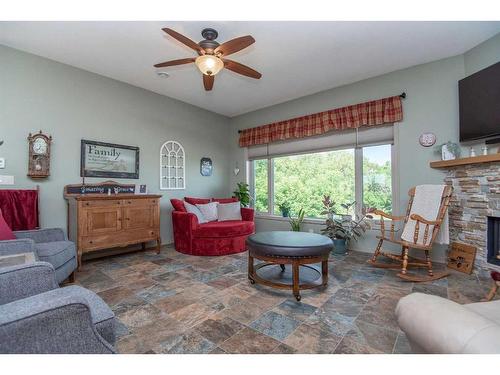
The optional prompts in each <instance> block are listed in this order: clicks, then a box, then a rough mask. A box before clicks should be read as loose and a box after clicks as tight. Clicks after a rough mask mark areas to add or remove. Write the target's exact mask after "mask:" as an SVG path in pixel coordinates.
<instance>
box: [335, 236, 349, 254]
mask: <svg viewBox="0 0 500 375" xmlns="http://www.w3.org/2000/svg"><path fill="white" fill-rule="evenodd" d="M346 252H347V249H346V241H345V239H344V238H342V239H337V238H334V239H333V250H332V253H333V254H345V253H346Z"/></svg>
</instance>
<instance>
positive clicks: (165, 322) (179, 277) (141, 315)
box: [77, 247, 491, 353]
mask: <svg viewBox="0 0 500 375" xmlns="http://www.w3.org/2000/svg"><path fill="white" fill-rule="evenodd" d="M369 256H370V255H369V254H366V253H359V252H350V253H349V254H348V255H341V256H338V255H336V256H332V257H331V258H330V267H329V272H330V278H329V285H328V286H327V287H325V288H322V289H315V290H308V291H303V292H301V294H302V300H301V302H297V301H295V299H294V298H293V296H292V294H291V291H290V292H289V291H278V290H274V289H270V288H268V287H264V286H259V285H251V284H250V283H249V282H248V279H247V274H246V272H247V254H246V253H241V254H237V255H229V256H222V257H196V256H189V255H184V254H181V253H178V252H176V251H175V250H174V249H173V248H171V247H163V248H162V252H161V253H160V254H158V255H157V254H155V253H153V252H137V253H129V254H125V255H117V256H113V257H107V258H101V259H99V260H91V261H87V262H85V263H84V265H83V266H82V269H81V271H80V272H78V274H77V283H78V284H81V285H82V286H84V287H86V288H89V289H91V290H93V291H95V292H96V293H98V294H99V295H100V296H101V297H102V298H103V299H104V300H105V301H106V302H107V303H108V304H109V305H110V306H111V308H112V310H113V311H114V312H115V314H116V316H117V318H118V340H117V345H116V347H117V350H118V351H119V352H120V353H409V352H410V348H409V344H408V341H407V340H406V337H405V335H404V333H402V332H401V331H400V330H399V329H398V326H397V323H396V320H395V316H394V308H395V307H396V304H397V302H398V300H399V298H401V297H403V296H405V295H407V294H409V293H411V292H417V291H418V292H422V293H428V294H435V295H438V296H442V297H447V298H449V299H451V300H453V301H456V302H459V303H471V302H478V301H479V300H480V299H481V298H483V297H484V296H485V295H486V293H487V291H488V290H489V287H490V286H491V285H490V282H489V280H488V279H486V278H485V279H482V278H478V277H477V276H474V275H472V276H468V275H465V274H461V273H452V274H451V275H450V276H449V277H448V278H446V279H441V280H437V281H434V282H429V283H409V282H404V281H401V280H400V279H399V278H397V277H396V276H395V274H396V272H395V271H394V270H385V269H377V268H373V267H371V266H369V265H368V264H367V263H366V260H367V259H368V258H369ZM287 272H289V271H288V270H287Z"/></svg>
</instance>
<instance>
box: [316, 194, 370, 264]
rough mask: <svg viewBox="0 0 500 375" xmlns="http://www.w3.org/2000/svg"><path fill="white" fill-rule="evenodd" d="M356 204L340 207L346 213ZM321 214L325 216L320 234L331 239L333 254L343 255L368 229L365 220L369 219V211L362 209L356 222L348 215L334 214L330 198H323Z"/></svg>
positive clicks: (368, 224) (368, 225)
mask: <svg viewBox="0 0 500 375" xmlns="http://www.w3.org/2000/svg"><path fill="white" fill-rule="evenodd" d="M355 203H356V202H352V203H346V204H342V205H341V206H342V207H343V208H345V209H346V210H347V211H348V210H349V209H350V208H351V207H352V206H353V205H354V204H355ZM323 206H324V209H325V210H324V211H323V214H326V215H327V219H326V223H325V224H326V227H325V228H324V229H322V230H321V233H322V234H324V235H325V236H328V237H329V238H331V239H332V241H333V245H334V250H333V251H334V253H336V254H344V253H345V252H346V249H347V248H348V246H349V244H350V242H351V241H352V240H355V241H357V240H358V238H359V237H361V236H362V235H363V233H364V232H365V231H366V230H367V229H369V228H370V223H369V222H368V220H366V219H371V218H373V216H371V215H370V211H371V210H366V209H365V208H363V212H362V213H361V215H360V217H359V218H358V219H357V220H353V219H352V216H351V215H349V214H346V215H338V214H337V213H336V212H335V202H333V201H332V200H331V198H330V196H328V195H325V196H324V197H323Z"/></svg>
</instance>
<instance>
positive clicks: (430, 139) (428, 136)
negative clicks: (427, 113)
mask: <svg viewBox="0 0 500 375" xmlns="http://www.w3.org/2000/svg"><path fill="white" fill-rule="evenodd" d="M418 142H419V143H420V145H421V146H424V147H431V146H434V143H436V134H434V133H422V134H421V135H420V138H418Z"/></svg>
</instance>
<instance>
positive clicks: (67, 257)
mask: <svg viewBox="0 0 500 375" xmlns="http://www.w3.org/2000/svg"><path fill="white" fill-rule="evenodd" d="M14 235H15V236H16V239H15V240H9V241H0V255H13V254H19V253H26V252H33V253H34V254H35V257H36V258H37V259H38V260H41V261H44V262H48V263H50V264H52V265H53V266H54V268H55V270H56V280H57V282H58V283H59V284H60V283H62V282H63V281H64V280H66V279H67V278H68V277H69V278H70V281H74V271H75V269H76V267H77V260H76V249H75V244H74V243H73V242H71V241H68V240H67V238H66V236H65V234H64V232H63V230H62V229H60V228H49V229H36V230H20V231H16V232H14Z"/></svg>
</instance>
